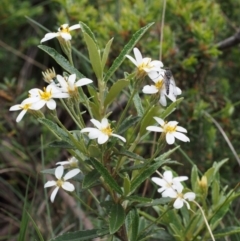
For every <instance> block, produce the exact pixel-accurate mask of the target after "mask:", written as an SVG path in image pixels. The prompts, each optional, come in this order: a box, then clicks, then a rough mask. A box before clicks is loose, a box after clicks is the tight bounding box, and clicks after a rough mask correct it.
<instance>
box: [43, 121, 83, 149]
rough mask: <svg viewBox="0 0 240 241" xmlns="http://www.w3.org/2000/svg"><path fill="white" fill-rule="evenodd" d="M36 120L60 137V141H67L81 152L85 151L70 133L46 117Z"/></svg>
mask: <svg viewBox="0 0 240 241" xmlns="http://www.w3.org/2000/svg"><path fill="white" fill-rule="evenodd" d="M38 121H39V122H40V123H41V124H43V125H45V126H46V127H47V128H48V129H49V130H50V131H51V132H52V133H53V134H55V135H57V136H58V137H59V138H60V139H62V141H65V142H67V143H69V144H70V145H72V146H74V147H75V148H76V149H78V150H79V151H81V152H82V153H85V149H84V148H83V147H82V145H80V144H79V142H77V140H76V141H75V139H74V137H73V136H72V135H71V133H69V132H67V131H65V130H63V129H62V128H60V127H59V126H58V125H57V124H55V123H54V122H52V121H50V120H48V119H45V118H38Z"/></svg>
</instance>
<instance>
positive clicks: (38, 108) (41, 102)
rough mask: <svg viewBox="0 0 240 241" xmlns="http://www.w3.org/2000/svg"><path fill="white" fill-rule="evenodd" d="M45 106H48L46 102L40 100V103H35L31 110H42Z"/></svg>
mask: <svg viewBox="0 0 240 241" xmlns="http://www.w3.org/2000/svg"><path fill="white" fill-rule="evenodd" d="M45 104H46V101H45V100H39V101H38V102H35V103H33V104H32V106H31V109H32V110H40V109H41V108H42V107H43V106H44V105H45Z"/></svg>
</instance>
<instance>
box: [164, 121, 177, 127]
mask: <svg viewBox="0 0 240 241" xmlns="http://www.w3.org/2000/svg"><path fill="white" fill-rule="evenodd" d="M167 124H168V125H169V126H176V125H177V124H178V122H177V121H169V122H168V123H167Z"/></svg>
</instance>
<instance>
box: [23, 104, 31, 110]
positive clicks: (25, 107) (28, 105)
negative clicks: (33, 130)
mask: <svg viewBox="0 0 240 241" xmlns="http://www.w3.org/2000/svg"><path fill="white" fill-rule="evenodd" d="M31 105H32V104H30V103H29V104H25V105H23V106H22V109H23V110H28V109H29V108H30V106H31Z"/></svg>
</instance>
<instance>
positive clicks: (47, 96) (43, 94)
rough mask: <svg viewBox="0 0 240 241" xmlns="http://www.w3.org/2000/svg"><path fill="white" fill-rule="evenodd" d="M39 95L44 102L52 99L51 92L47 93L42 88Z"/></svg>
mask: <svg viewBox="0 0 240 241" xmlns="http://www.w3.org/2000/svg"><path fill="white" fill-rule="evenodd" d="M39 94H40V97H41V99H42V100H46V101H48V100H50V99H51V97H52V93H51V90H50V91H49V92H47V91H46V88H45V87H44V88H43V91H42V92H39Z"/></svg>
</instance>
